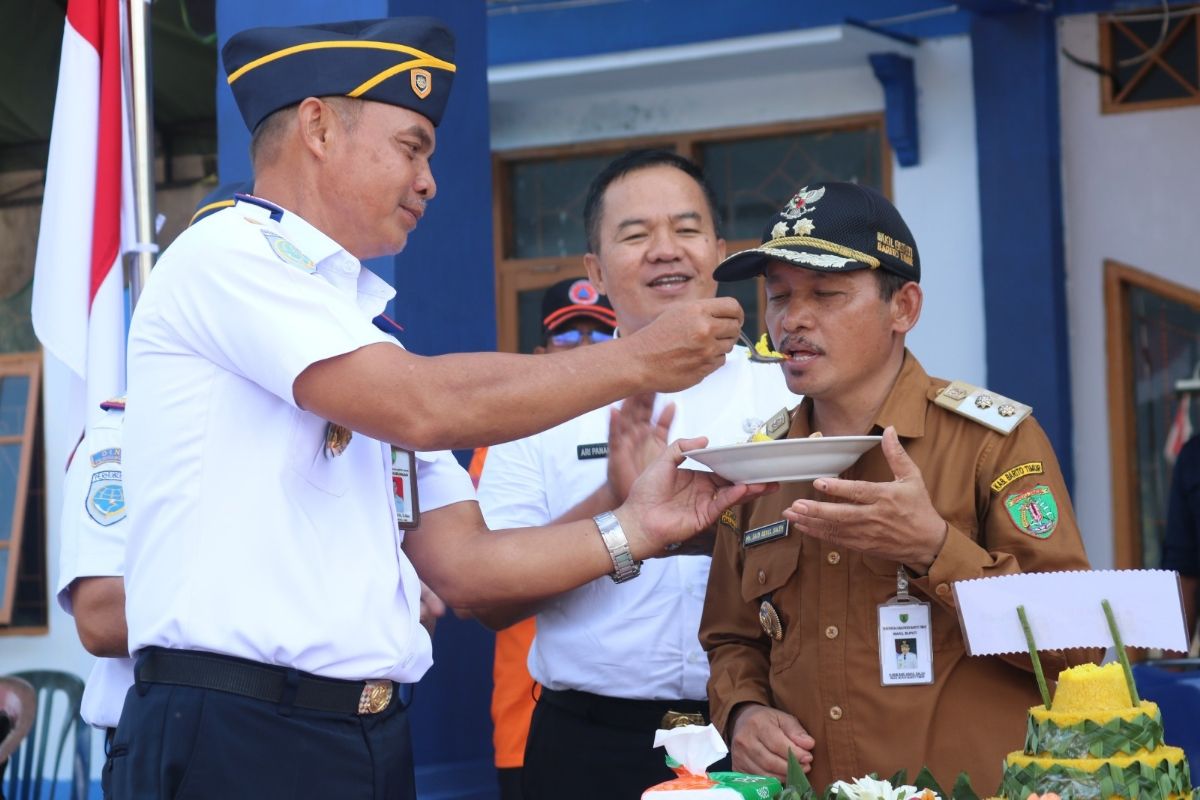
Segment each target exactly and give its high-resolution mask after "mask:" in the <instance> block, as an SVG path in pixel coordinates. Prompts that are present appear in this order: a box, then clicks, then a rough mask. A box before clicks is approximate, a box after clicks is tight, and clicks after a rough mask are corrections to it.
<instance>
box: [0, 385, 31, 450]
mask: <svg viewBox="0 0 1200 800" xmlns="http://www.w3.org/2000/svg"><path fill="white" fill-rule="evenodd" d="M28 400H29V377H28V376H26V375H5V376H3V377H0V436H20V435H21V434H23V433H24V432H25V414H26V412H27V411H28V408H26V405H25V404H26V402H27V401H28Z"/></svg>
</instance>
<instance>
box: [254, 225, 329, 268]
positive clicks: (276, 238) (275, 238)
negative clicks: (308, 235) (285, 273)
mask: <svg viewBox="0 0 1200 800" xmlns="http://www.w3.org/2000/svg"><path fill="white" fill-rule="evenodd" d="M262 235H263V237H264V238H265V239H266V240H267V244H269V245H271V252H273V253H274V254H275V255H277V256H279V260H280V261H282V262H283V263H285V264H290V265H291V266H293V267H299V268H300V269H302V270H304V271H305V272H316V271H317V267H316V265H315V264H314V263H313V260H312V259H311V258H309V257H308V256H306V255H304V253H303V252H301V250H300V248H299V247H296V245H294V244H292V243H291V242H289V241H288V240H287V239H285V238H283V237H282V236H280V235H279V234H277V233H271V232H270V231H263V232H262Z"/></svg>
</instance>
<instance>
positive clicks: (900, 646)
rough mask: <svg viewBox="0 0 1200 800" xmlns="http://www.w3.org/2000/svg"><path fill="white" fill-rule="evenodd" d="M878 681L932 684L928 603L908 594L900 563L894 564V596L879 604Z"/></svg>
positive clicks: (906, 578) (931, 644)
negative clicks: (898, 564)
mask: <svg viewBox="0 0 1200 800" xmlns="http://www.w3.org/2000/svg"><path fill="white" fill-rule="evenodd" d="M879 683H880V685H881V686H910V685H912V684H918V683H933V637H932V635H931V631H930V614H929V603H926V602H923V601H921V600H918V599H916V598H915V597H913V596H912V595H910V594H909V593H908V575H907V574H906V573H905V571H904V566H903V565H901V566H898V567H896V596H895V597H893V598H892V599H890V600H888V601H887V602H886V603H884V604H883V605H881V606H879Z"/></svg>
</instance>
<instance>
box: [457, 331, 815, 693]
mask: <svg viewBox="0 0 1200 800" xmlns="http://www.w3.org/2000/svg"><path fill="white" fill-rule="evenodd" d="M800 400H801V398H800V396H798V395H795V394H793V393H792V392H791V391H789V390H788V388H787V384H786V382H785V381H784V378H783V373H782V371H781V370H780V368H779V367H778V366H775V365H773V364H759V363H754V362H751V361H750V360H749V358H748V357H747V351H746V349H745V348H741V347H737V348H734V350H733V352H732V353H730V355H729V356H727V357H726V361H725V364H724V365H723V366H722V367H721V368H720V369H718V370H717V371H716V372H714V373H712V374H711V375H709V376H708V377H707V378H705V379H704V380H703V381H702V382H701V383H699V384H697V385H696V386H693V387H692V388H690V389H687V390H685V391H682V392H677V393H675V394H665V395H660V396H659V397H658V398H657V400H656V403H655V406H656V408H655V413H656V415H657V413H658V411H659V410H661V408H662V406H663V405H664V404H665V403H667V402H674V403H675V406H676V411H675V419H674V421H673V422H672V424H671V431H670V437H671V439H677V438H680V437H693V436H707V437H708V438H709V444H710V445H711V446H716V445H722V444H733V443H736V442H741V441H746V440H747V439H748V438H749V437H750V435H751V433H753V431H754V429H755V428H756V427H758V426H759V425H760V424H761V423H763V422H764V421H766V420H767V419H769V418H770V417H771V415H773V414H774V413H775V412H777V411H779V410H780V409H782V408H785V407H787V408H791V407H793V406H795V405H796V404H798V403H799V402H800ZM608 415H609V410H608V408H602V409H598V410H596V411H592V412H589V413H587V414H584V415H583V416H580V417H577V418H575V419H573V420H570V421H569V422H566V423H564V424H562V425H559V426H557V427H555V428H551V429H550V430H548V431H546V432H544V433H539V434H536V435H534V436H530V437H528V438H525V439H521V440H519V441H515V442H509V443H507V444H502V445H497V446H494V447H491V448H489V449H488V455H487V460H486V461H485V462H484V467H483V475H482V477H481V479H480V482H479V502H480V505H481V507H482V508H483V512H484V516H485V518H486V519H487V523H488V527H489V528H492V529H493V530H496V529H503V528H515V527H525V526H532V525H545V524H547V523H549V522H550V521H551V520H554V519H557V518H558V517H560V516H562V515H563V514H564V513H566V512H567V511H569V510H570V509H571V508H573V507H574V506H576V505H578V504H579V503H580V502H581V501H582V500H584V499H585V498H586V497H588V496H589V495H590V494H592V493H593V492H594V491H596V489H597V488H599V487H600V486H601V485H602V484H603V483H604V482H605V481H606V480H607V479H608V463H607V459H606V458H605V453H606V452H607V450H606V448H605V447H604V445H606V444H607V442H608ZM710 562H711V559H710V558H709V557H708V556H675V557H671V558H656V559H650V560H648V561H646V562H645V563H644V564H643V565H642V571H641V574H640V575H639V576H638V577H637V578H635V579H634V580H631V581H628V582H626V583H622V584H615V583H613V582H612V580H611V579H609V578H607V577H604V578H598V579H596V580H594V581H592V582H591V583H588V584H585V585H584V586H582V587H580V588H578V589H574V590H572V591H570V592H567V593H565V594H562V595H560V596H558V597H557V598H555V599H553V600H551V601H549V602H548V603H547V604H546V605H545V606H543V608H542V610H541V611H540V612H539V613H538V615H537V636H536V637H535V638H534V641H533V648H532V649H531V650H530V654H529V671H530V673H531V674H532V675H533V677H534V678H535V679H536V680H537V681H538V682H540V683H541V684H542V685H544V686H547V687H549V688H550V689H555V690H566V689H575V690H578V691H586V692H592V693H593V694H600V695H605V696H607V697H621V698H626V699H636V700H682V699H688V700H702V699H704V698H705V697H706V696H707V694H706V686H705V684H706V683H707V681H708V659H707V657H706V656H705V654H704V650H703V649H702V648H701V647H700V642H699V639H698V638H697V633H698V631H699V629H700V612H701V609H702V606H703V603H704V592H705V589H706V587H707V585H708V569H709V564H710Z"/></svg>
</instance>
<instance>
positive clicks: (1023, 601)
mask: <svg viewBox="0 0 1200 800" xmlns="http://www.w3.org/2000/svg"><path fill="white" fill-rule="evenodd" d="M954 595H955V599H956V601H957V603H958V614H959V619H960V621H961V622H962V627H963V635H964V637H965V638H966V640H967V652H968V653H969V654H971V655H973V656H986V655H996V654H999V653H1024V652H1028V649H1029V648H1028V646H1027V644H1026V641H1025V634H1024V632H1023V631H1022V629H1021V620H1020V618H1019V617H1018V616H1017V606H1024V607H1025V615H1026V617H1028V618H1029V626H1030V628H1031V629H1032V631H1033V638H1034V641H1035V642H1036V643H1037V648H1038V650H1062V649H1068V648H1074V647H1111V646H1112V644H1113V639H1112V634H1111V633H1110V632H1109V628H1108V622H1107V620H1106V619H1105V616H1104V608H1103V607H1102V605H1101V601H1102V600H1108V602H1109V605H1110V606H1112V610H1113V616H1114V617H1115V618H1116V621H1117V628H1118V629H1119V630H1120V632H1121V639H1122V641H1123V642H1124V643H1125V645H1126V646H1127V647H1154V648H1160V649H1163V650H1176V651H1180V652H1186V651H1187V649H1188V637H1187V631H1186V629H1185V628H1186V626H1185V624H1184V618H1183V604H1182V601H1181V594H1180V588H1179V576H1178V574H1177V573H1175V572H1168V571H1166V570H1160V569H1154V570H1140V569H1130V570H1096V571H1091V572H1083V571H1079V572H1043V573H1026V574H1022V575H1003V576H1000V577H995V578H977V579H975V580H969V581H959V582H957V583H955V584H954Z"/></svg>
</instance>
